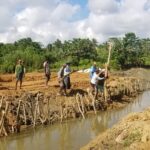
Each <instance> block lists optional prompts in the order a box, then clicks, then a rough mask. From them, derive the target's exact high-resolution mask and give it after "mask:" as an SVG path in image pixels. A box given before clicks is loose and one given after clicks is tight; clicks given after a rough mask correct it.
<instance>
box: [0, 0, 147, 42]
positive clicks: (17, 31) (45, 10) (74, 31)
mask: <svg viewBox="0 0 150 150" xmlns="http://www.w3.org/2000/svg"><path fill="white" fill-rule="evenodd" d="M127 32H135V33H136V34H137V36H139V37H142V38H143V37H150V0H0V42H14V41H15V40H18V39H20V38H25V37H31V38H32V39H33V40H36V41H39V42H42V43H43V44H47V43H50V42H53V41H55V40H56V39H61V40H68V39H72V38H77V37H81V38H87V37H88V38H96V39H97V40H98V41H99V42H100V43H101V42H103V41H105V40H107V39H108V38H110V37H113V36H119V37H120V36H123V35H124V34H125V33H127Z"/></svg>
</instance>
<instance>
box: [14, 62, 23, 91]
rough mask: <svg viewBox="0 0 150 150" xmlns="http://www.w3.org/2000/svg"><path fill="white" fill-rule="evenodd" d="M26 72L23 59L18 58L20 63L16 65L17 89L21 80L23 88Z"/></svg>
mask: <svg viewBox="0 0 150 150" xmlns="http://www.w3.org/2000/svg"><path fill="white" fill-rule="evenodd" d="M24 74H25V69H24V66H23V64H22V61H21V60H18V63H17V65H16V67H15V75H16V87H15V89H16V90H17V86H18V82H19V81H20V89H21V87H22V79H23V76H24Z"/></svg>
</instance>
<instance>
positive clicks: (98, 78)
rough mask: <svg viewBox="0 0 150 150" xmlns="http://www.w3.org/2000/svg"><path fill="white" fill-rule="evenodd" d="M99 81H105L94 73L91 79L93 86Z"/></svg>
mask: <svg viewBox="0 0 150 150" xmlns="http://www.w3.org/2000/svg"><path fill="white" fill-rule="evenodd" d="M98 80H104V78H101V77H99V76H98V74H96V73H94V74H93V76H92V79H91V83H92V84H97V83H98Z"/></svg>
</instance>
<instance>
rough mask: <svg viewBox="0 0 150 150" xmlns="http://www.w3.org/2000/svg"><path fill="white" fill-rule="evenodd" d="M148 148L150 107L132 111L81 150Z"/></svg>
mask: <svg viewBox="0 0 150 150" xmlns="http://www.w3.org/2000/svg"><path fill="white" fill-rule="evenodd" d="M149 148H150V108H149V109H147V110H145V111H143V112H140V113H132V114H130V115H128V116H127V117H126V118H124V119H123V120H122V121H121V122H120V123H118V124H117V125H115V126H114V127H113V128H112V129H108V130H107V131H106V132H104V133H103V134H101V135H99V136H98V137H97V138H96V139H95V140H94V141H92V142H91V143H89V144H88V145H87V146H85V147H84V148H81V149H82V150H107V149H108V150H114V149H118V150H119V149H121V150H125V149H128V150H135V149H136V150H142V149H144V150H148V149H149Z"/></svg>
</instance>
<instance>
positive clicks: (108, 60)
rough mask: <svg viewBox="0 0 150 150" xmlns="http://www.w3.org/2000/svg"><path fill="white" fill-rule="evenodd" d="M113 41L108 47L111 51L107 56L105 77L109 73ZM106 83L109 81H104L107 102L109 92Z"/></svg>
mask: <svg viewBox="0 0 150 150" xmlns="http://www.w3.org/2000/svg"><path fill="white" fill-rule="evenodd" d="M112 46H113V45H112V43H110V42H109V47H108V50H109V53H108V58H107V64H106V65H107V66H105V69H106V71H105V77H106V76H107V75H108V66H109V63H110V56H111V50H112ZM106 85H107V81H106V80H105V82H104V100H105V102H106V100H107V97H108V93H107V88H106Z"/></svg>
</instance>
